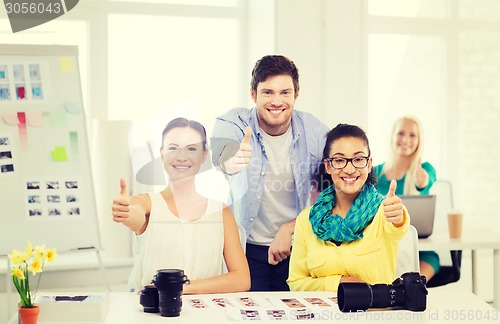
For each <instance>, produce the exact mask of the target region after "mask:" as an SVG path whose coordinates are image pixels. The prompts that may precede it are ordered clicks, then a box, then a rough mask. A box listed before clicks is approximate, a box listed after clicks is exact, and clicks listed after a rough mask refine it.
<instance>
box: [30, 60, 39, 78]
mask: <svg viewBox="0 0 500 324" xmlns="http://www.w3.org/2000/svg"><path fill="white" fill-rule="evenodd" d="M29 69H30V79H31V81H40V65H39V64H30V65H29Z"/></svg>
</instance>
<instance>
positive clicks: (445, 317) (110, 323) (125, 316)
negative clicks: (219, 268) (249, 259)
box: [8, 288, 500, 324]
mask: <svg viewBox="0 0 500 324" xmlns="http://www.w3.org/2000/svg"><path fill="white" fill-rule="evenodd" d="M332 296H335V293H329V292H289V293H286V292H283V293H273V292H263V293H257V292H254V293H250V292H247V293H233V294H225V295H187V296H183V308H182V312H181V315H180V317H173V318H169V317H161V316H160V314H158V313H154V314H152V313H144V312H143V310H142V306H141V305H140V304H139V296H138V295H136V294H135V293H110V295H109V297H110V306H109V312H108V315H107V318H106V324H117V323H120V324H128V323H130V324H137V323H148V324H155V323H163V324H164V323H173V322H175V323H234V321H235V320H236V321H238V320H242V318H241V315H240V309H255V308H252V307H250V308H248V307H243V306H241V305H240V304H238V303H237V301H236V298H237V297H252V298H253V299H254V300H255V301H257V302H259V301H268V303H269V304H268V305H265V303H262V304H261V306H262V307H258V308H257V309H258V310H259V312H260V310H262V309H287V308H286V306H285V305H284V304H283V303H282V302H281V301H280V300H279V298H297V299H298V300H299V301H302V302H304V299H303V298H305V297H319V298H321V299H323V300H324V301H327V302H328V303H329V304H331V305H330V306H329V307H319V306H317V307H316V308H312V307H309V305H306V306H308V307H309V309H311V310H312V311H313V312H314V313H315V314H316V318H315V321H314V322H316V321H321V322H326V321H328V322H330V323H332V322H334V321H353V322H356V323H374V322H377V323H384V322H393V323H401V322H406V321H408V320H410V321H412V322H414V323H442V322H450V323H451V322H456V321H460V323H476V322H479V321H487V322H490V323H495V322H496V323H498V322H499V321H500V313H499V312H498V311H497V310H495V309H494V308H493V307H491V306H489V305H488V304H487V303H485V302H484V301H482V300H481V299H480V298H479V297H477V296H475V295H474V294H472V293H471V292H468V291H465V290H450V289H446V288H432V289H429V295H428V296H427V309H426V310H425V311H424V312H410V311H407V310H387V309H377V310H370V311H368V312H360V313H342V312H340V311H339V309H338V306H337V305H336V304H334V303H333V302H331V301H330V300H329V299H328V297H332ZM214 297H225V298H227V299H228V300H229V301H230V302H232V303H233V304H234V305H235V306H233V307H231V306H228V307H227V308H220V307H218V306H217V305H215V304H214V303H212V302H211V299H212V298H214ZM192 298H200V299H202V300H203V301H205V302H206V303H207V304H208V306H209V307H208V308H205V309H197V308H193V307H191V306H190V303H189V299H192ZM276 301H278V303H276ZM270 305H271V306H270ZM235 316H236V317H235ZM487 318H489V320H487ZM288 320H290V318H288ZM264 321H265V322H268V321H271V320H270V319H268V317H267V316H266V313H265V311H264V316H263V317H262V318H261V322H264ZM272 322H274V321H272ZM15 323H17V319H16V318H13V319H12V320H11V321H10V322H9V323H8V324H15Z"/></svg>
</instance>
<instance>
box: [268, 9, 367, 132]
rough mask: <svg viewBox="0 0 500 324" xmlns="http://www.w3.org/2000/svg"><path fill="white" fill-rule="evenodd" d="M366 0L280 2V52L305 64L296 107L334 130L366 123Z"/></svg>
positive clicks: (277, 26) (278, 32)
mask: <svg viewBox="0 0 500 324" xmlns="http://www.w3.org/2000/svg"><path fill="white" fill-rule="evenodd" d="M361 5H362V2H361V1H359V0H350V1H345V0H327V1H324V0H315V1H307V0H277V1H276V12H277V15H276V52H277V53H283V54H285V55H287V56H288V57H290V58H291V59H292V60H293V61H295V63H296V64H297V67H298V68H299V73H300V84H301V92H300V97H299V101H298V103H297V105H296V108H298V109H301V110H306V111H308V112H310V113H312V114H314V115H315V116H317V117H318V118H320V119H322V120H324V121H325V123H326V124H327V126H328V127H330V128H333V127H334V126H335V125H337V124H338V123H352V124H357V125H360V126H361V127H366V126H367V125H368V113H367V111H366V105H365V102H364V97H363V93H364V91H363V87H364V86H365V85H364V83H363V80H364V78H363V75H362V64H363V62H362V60H361V50H362V33H361V32H362V27H363V25H362V19H361V15H362V10H361Z"/></svg>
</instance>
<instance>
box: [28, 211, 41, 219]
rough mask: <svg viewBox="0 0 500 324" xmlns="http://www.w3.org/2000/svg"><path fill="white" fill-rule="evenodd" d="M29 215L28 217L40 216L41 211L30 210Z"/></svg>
mask: <svg viewBox="0 0 500 324" xmlns="http://www.w3.org/2000/svg"><path fill="white" fill-rule="evenodd" d="M29 215H30V217H34V216H42V210H41V209H30V210H29Z"/></svg>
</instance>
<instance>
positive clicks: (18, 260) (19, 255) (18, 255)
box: [8, 249, 27, 267]
mask: <svg viewBox="0 0 500 324" xmlns="http://www.w3.org/2000/svg"><path fill="white" fill-rule="evenodd" d="M8 257H9V259H10V262H11V263H12V265H13V266H16V267H18V266H20V265H21V264H22V263H23V262H26V260H27V258H26V254H25V253H24V252H20V251H18V250H16V249H14V250H12V253H11V254H9V255H8Z"/></svg>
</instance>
